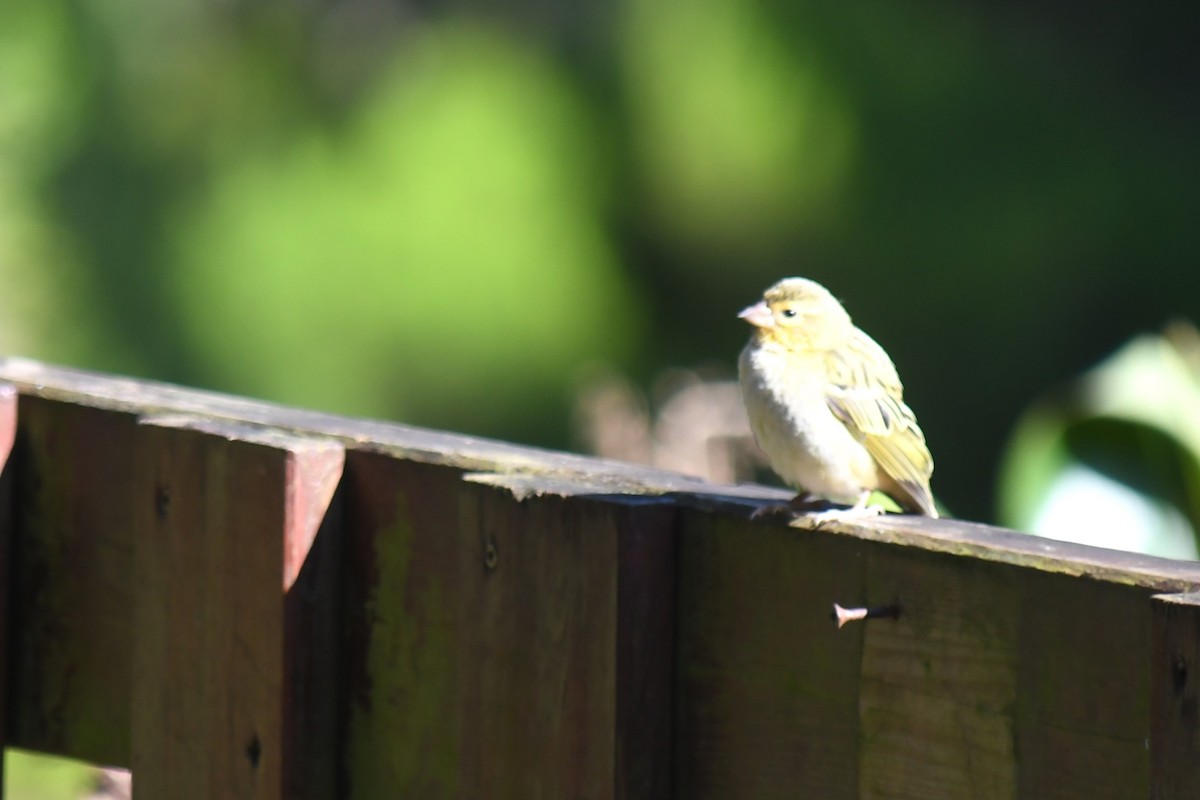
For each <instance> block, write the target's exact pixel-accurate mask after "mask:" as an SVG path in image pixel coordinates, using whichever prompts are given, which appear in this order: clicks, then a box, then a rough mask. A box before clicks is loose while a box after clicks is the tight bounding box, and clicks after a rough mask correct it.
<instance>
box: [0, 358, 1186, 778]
mask: <svg viewBox="0 0 1200 800" xmlns="http://www.w3.org/2000/svg"><path fill="white" fill-rule="evenodd" d="M0 461H2V462H3V464H4V467H3V472H0V574H2V575H3V576H4V578H5V583H6V585H7V587H8V591H7V592H6V593H5V594H3V595H0V597H2V598H3V599H0V626H2V627H3V632H4V636H3V640H2V641H3V642H4V643H5V653H4V656H5V657H4V658H3V659H2V660H0V664H2V666H0V669H2V670H4V672H5V674H4V675H0V678H3V679H4V682H3V683H0V686H4V687H6V689H5V691H4V692H3V694H2V695H0V704H3V705H4V706H5V707H4V708H3V709H0V710H3V711H4V713H3V714H2V715H0V725H3V727H0V735H2V736H3V741H4V743H5V744H6V745H7V746H13V747H22V748H28V749H31V750H36V751H42V752H46V753H53V754H60V755H65V756H71V757H75V758H81V759H86V760H90V761H94V762H99V763H104V764H110V765H120V766H128V767H130V768H132V770H133V773H134V780H133V785H134V790H135V791H136V793H137V796H138V797H142V798H160V797H170V798H209V797H229V798H241V797H246V798H363V799H364V800H365V799H366V798H380V797H413V798H442V797H446V798H663V797H677V798H774V797H779V798H785V797H786V798H796V797H803V798H809V797H811V798H921V799H922V800H926V799H928V798H960V797H968V798H1018V797H1019V798H1025V797H1034V798H1038V797H1046V798H1051V797H1053V798H1060V797H1061V798H1066V797H1087V798H1122V800H1123V799H1124V798H1136V797H1151V798H1156V799H1157V798H1185V797H1186V798H1192V797H1198V796H1200V691H1198V687H1200V595H1196V594H1192V592H1194V591H1196V589H1197V588H1198V587H1200V565H1197V564H1195V563H1191V562H1176V561H1168V560H1164V559H1156V558H1150V557H1144V556H1136V555H1130V554H1125V553H1117V552H1113V551H1108V550H1102V549H1098V548H1089V547H1084V546H1079V545H1071V544H1064V543H1060V542H1052V541H1049V540H1045V539H1040V538H1036V537H1031V536H1025V535H1022V534H1017V533H1013V532H1011V531H1005V530H1001V529H996V528H990V527H986V526H982V525H976V524H971V523H964V522H958V521H954V520H930V519H924V518H914V517H907V516H889V517H885V518H879V519H872V520H867V521H864V522H862V523H855V524H850V523H834V524H829V525H827V526H824V527H822V528H821V529H819V530H813V529H811V528H809V527H804V526H803V524H802V523H799V524H797V525H794V526H789V525H788V524H786V522H784V521H782V520H779V519H771V518H762V519H752V518H751V514H752V513H753V511H754V510H755V509H757V508H759V507H761V506H762V505H764V504H765V503H770V502H778V501H779V499H780V498H781V497H786V495H784V494H782V493H780V492H778V491H776V490H771V489H766V488H763V487H745V486H743V487H728V486H714V485H710V484H706V483H704V482H702V481H699V480H695V479H691V478H687V477H684V476H680V475H674V474H670V473H664V472H659V471H654V470H649V469H643V468H639V467H634V466H630V465H626V464H620V463H614V462H606V461H600V460H595V459H588V458H583V457H580V456H573V455H567V454H562V453H554V452H549V451H543V450H536V449H532V448H524V447H516V446H513V445H508V444H503V443H499V442H493V441H488V440H483V439H477V438H471V437H466V436H458V435H453V434H446V433H439V432H433V431H426V430H419V429H415V428H410V427H405V426H401V425H394V424H389V423H382V422H372V421H365V420H355V419H348V418H344V417H337V416H332V415H326V414H318V413H312V412H306V411H299V410H296V409H289V408H283V407H280V406H274V405H268V404H264V403H258V402H252V401H249V400H244V399H239V398H234V397H228V396H224V395H219V394H213V393H208V392H199V391H192V390H185V389H181V388H177V387H172V386H167V385H163V384H156V383H149V382H143V381H133V380H127V379H121V378H114V377H108V376H101V375H95V374H90V373H83V372H79V371H73V370H66V369H61V368H55V367H50V366H46V365H42V364H38V363H35V362H30V361H27V360H20V359H8V360H0ZM834 603H838V604H841V605H842V606H844V607H864V608H886V609H888V610H889V612H890V614H889V616H888V618H884V619H868V620H864V621H860V622H852V623H848V624H846V625H845V626H843V627H840V628H839V627H837V626H836V625H835V624H834V623H833V622H832V621H831V618H830V616H831V609H832V607H833V604H834Z"/></svg>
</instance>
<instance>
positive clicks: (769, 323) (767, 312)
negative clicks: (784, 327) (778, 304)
mask: <svg viewBox="0 0 1200 800" xmlns="http://www.w3.org/2000/svg"><path fill="white" fill-rule="evenodd" d="M738 318H739V319H744V320H746V322H749V323H750V324H751V325H753V326H755V327H757V328H774V327H775V315H774V314H772V313H771V309H770V307H769V306H768V305H767V304H766V302H765V301H763V302H759V303H755V304H754V305H752V306H747V307H746V308H743V309H742V313H740V314H738Z"/></svg>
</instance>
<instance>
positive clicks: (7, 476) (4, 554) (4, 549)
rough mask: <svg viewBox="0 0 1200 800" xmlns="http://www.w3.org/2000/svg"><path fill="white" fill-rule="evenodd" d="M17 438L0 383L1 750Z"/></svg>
mask: <svg viewBox="0 0 1200 800" xmlns="http://www.w3.org/2000/svg"><path fill="white" fill-rule="evenodd" d="M16 436H17V389H16V387H15V386H13V385H12V384H8V383H3V382H0V587H3V588H2V589H0V749H2V748H3V747H4V746H5V745H6V744H7V743H8V725H7V721H6V720H7V717H8V714H7V708H8V692H9V689H8V686H9V684H8V661H9V658H10V655H11V653H10V651H9V638H8V594H9V593H8V586H9V583H8V580H9V548H10V547H11V546H12V539H13V536H12V530H13V519H14V513H15V509H14V507H13V483H14V481H15V480H16V474H15V473H16V467H15V465H14V464H13V463H12V462H11V459H10V456H11V455H12V450H13V444H14V442H15V440H16ZM3 796H4V758H3V753H2V752H0V797H3Z"/></svg>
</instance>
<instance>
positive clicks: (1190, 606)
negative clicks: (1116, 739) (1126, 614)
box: [1150, 594, 1200, 800]
mask: <svg viewBox="0 0 1200 800" xmlns="http://www.w3.org/2000/svg"><path fill="white" fill-rule="evenodd" d="M1152 613H1153V616H1154V630H1153V642H1154V645H1153V647H1154V652H1153V657H1152V661H1151V668H1152V679H1151V684H1152V689H1151V705H1152V709H1151V712H1152V714H1151V716H1152V728H1151V734H1150V755H1151V761H1152V763H1153V765H1154V781H1153V785H1152V792H1151V794H1150V796H1151V797H1152V798H1153V800H1187V799H1188V798H1195V797H1200V594H1174V595H1160V596H1158V597H1155V598H1154V603H1153V608H1152Z"/></svg>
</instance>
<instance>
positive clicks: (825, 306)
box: [738, 278, 851, 350]
mask: <svg viewBox="0 0 1200 800" xmlns="http://www.w3.org/2000/svg"><path fill="white" fill-rule="evenodd" d="M738 316H739V317H740V318H742V319H744V320H746V321H747V322H749V323H750V324H751V325H753V326H754V329H755V336H756V337H757V338H758V340H759V341H760V342H762V343H764V344H777V345H781V346H783V347H786V348H788V349H816V350H823V349H828V348H829V347H830V346H832V345H833V344H836V343H837V342H840V341H842V340H843V339H844V338H845V336H846V330H847V329H848V328H849V327H850V326H851V322H850V315H849V314H847V313H846V309H844V308H842V304H841V303H839V302H838V301H837V299H836V298H835V297H834V296H833V295H832V294H830V293H829V290H828V289H826V288H825V287H824V286H822V285H821V284H819V283H817V282H816V281H810V280H808V279H807V278H784V279H783V280H781V281H779V283H776V284H775V285H774V286H772V287H771V288H769V289H767V291H766V292H764V293H763V299H762V300H761V301H760V302H758V303H755V304H754V305H752V306H749V307H747V308H745V309H743V310H742V313H740V314H738Z"/></svg>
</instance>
